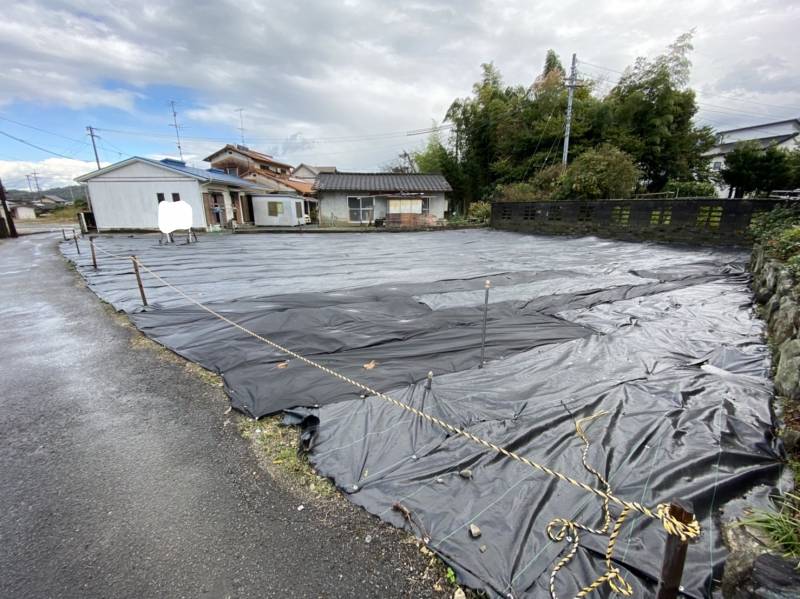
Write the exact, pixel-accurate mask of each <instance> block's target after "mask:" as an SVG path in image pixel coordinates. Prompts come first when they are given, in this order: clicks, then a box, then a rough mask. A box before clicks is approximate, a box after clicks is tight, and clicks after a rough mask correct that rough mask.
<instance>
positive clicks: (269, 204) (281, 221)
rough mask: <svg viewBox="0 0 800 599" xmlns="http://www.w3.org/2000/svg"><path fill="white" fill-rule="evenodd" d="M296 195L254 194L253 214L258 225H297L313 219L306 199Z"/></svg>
mask: <svg viewBox="0 0 800 599" xmlns="http://www.w3.org/2000/svg"><path fill="white" fill-rule="evenodd" d="M306 199H307V198H304V197H302V196H296V195H277V194H269V195H254V196H253V216H254V219H255V224H256V226H258V227H296V226H299V225H305V224H307V223H309V222H310V221H311V219H310V218H309V216H308V212H307V210H306V205H307V204H306V201H305V200H306Z"/></svg>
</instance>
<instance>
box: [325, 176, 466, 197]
mask: <svg viewBox="0 0 800 599" xmlns="http://www.w3.org/2000/svg"><path fill="white" fill-rule="evenodd" d="M314 189H316V190H317V191H369V192H431V191H439V192H443V191H453V188H452V187H450V184H449V183H448V182H447V179H445V178H444V177H443V176H442V175H423V174H419V173H342V172H338V173H319V175H317V179H316V182H315V183H314Z"/></svg>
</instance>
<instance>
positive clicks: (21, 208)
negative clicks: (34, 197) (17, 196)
mask: <svg viewBox="0 0 800 599" xmlns="http://www.w3.org/2000/svg"><path fill="white" fill-rule="evenodd" d="M9 208H10V209H11V217H12V218H14V219H16V220H34V219H35V218H36V210H35V209H34V208H33V206H26V205H25V204H15V205H13V206H12V205H9Z"/></svg>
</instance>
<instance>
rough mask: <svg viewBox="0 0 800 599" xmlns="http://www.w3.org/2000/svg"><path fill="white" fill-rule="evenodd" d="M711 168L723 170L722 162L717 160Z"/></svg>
mask: <svg viewBox="0 0 800 599" xmlns="http://www.w3.org/2000/svg"><path fill="white" fill-rule="evenodd" d="M711 168H712V169H714V170H715V171H721V170H722V162H720V161H719V160H718V161H716V162H715V163H714V164H712V165H711Z"/></svg>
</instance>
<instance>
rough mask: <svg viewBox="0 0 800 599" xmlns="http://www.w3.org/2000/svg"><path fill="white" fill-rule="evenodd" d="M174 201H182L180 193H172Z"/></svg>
mask: <svg viewBox="0 0 800 599" xmlns="http://www.w3.org/2000/svg"><path fill="white" fill-rule="evenodd" d="M172 201H173V202H180V201H181V194H179V193H173V194H172Z"/></svg>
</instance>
